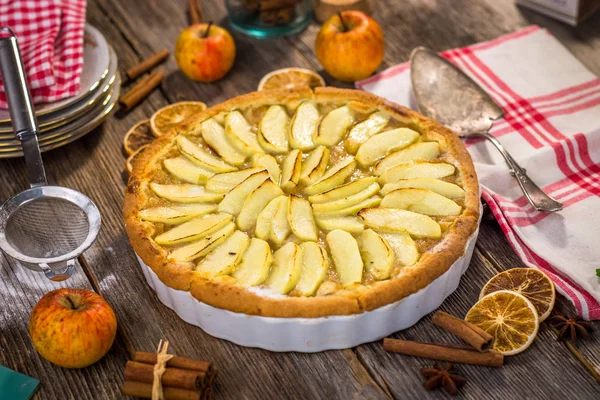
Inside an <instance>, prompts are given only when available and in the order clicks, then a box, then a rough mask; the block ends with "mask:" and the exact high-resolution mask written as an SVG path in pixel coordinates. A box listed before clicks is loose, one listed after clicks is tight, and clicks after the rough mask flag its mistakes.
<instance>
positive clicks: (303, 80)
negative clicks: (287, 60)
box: [258, 68, 325, 90]
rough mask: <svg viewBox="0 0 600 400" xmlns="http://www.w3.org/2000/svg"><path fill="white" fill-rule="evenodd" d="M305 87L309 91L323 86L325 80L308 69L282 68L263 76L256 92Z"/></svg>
mask: <svg viewBox="0 0 600 400" xmlns="http://www.w3.org/2000/svg"><path fill="white" fill-rule="evenodd" d="M306 86H308V87H309V88H311V89H314V88H316V87H318V86H325V80H324V79H323V77H322V76H321V75H319V74H317V73H316V72H314V71H311V70H310V69H305V68H283V69H278V70H275V71H273V72H270V73H268V74H267V75H265V76H264V77H263V78H262V79H261V80H260V82H259V84H258V90H269V89H298V88H300V87H306Z"/></svg>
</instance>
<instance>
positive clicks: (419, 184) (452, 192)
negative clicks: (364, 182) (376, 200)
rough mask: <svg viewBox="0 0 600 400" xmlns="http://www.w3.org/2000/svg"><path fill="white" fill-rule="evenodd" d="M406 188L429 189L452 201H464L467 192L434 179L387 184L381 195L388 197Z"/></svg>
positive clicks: (418, 179) (451, 184)
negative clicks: (389, 194)
mask: <svg viewBox="0 0 600 400" xmlns="http://www.w3.org/2000/svg"><path fill="white" fill-rule="evenodd" d="M404 188H415V189H428V190H431V191H432V192H435V193H437V194H439V195H442V196H444V197H447V198H449V199H452V200H462V199H464V198H465V191H464V189H463V188H461V187H460V186H458V185H455V184H454V183H450V182H445V181H440V180H439V179H434V178H411V179H400V180H399V181H397V182H395V183H387V184H385V185H384V186H383V187H382V188H381V191H380V193H381V194H382V195H386V194H388V193H390V192H393V191H394V190H396V189H404Z"/></svg>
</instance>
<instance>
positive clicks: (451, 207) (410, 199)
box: [379, 188, 462, 216]
mask: <svg viewBox="0 0 600 400" xmlns="http://www.w3.org/2000/svg"><path fill="white" fill-rule="evenodd" d="M379 206H380V207H387V208H401V209H403V210H408V211H414V212H417V213H419V214H425V215H432V216H445V215H459V214H460V213H461V212H462V208H461V207H460V206H459V205H458V204H456V203H455V202H453V201H452V200H450V199H448V198H446V197H444V196H442V195H439V194H437V193H435V192H432V191H431V190H428V189H414V188H406V189H397V190H394V191H393V192H390V193H388V194H386V195H385V196H384V197H383V199H382V200H381V204H380V205H379Z"/></svg>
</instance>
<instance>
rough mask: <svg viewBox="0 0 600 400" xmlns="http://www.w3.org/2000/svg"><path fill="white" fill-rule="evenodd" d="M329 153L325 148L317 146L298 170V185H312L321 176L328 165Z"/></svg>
mask: <svg viewBox="0 0 600 400" xmlns="http://www.w3.org/2000/svg"><path fill="white" fill-rule="evenodd" d="M329 156H330V151H329V149H328V148H327V147H325V146H319V147H317V148H316V149H314V150H313V151H311V152H310V153H309V154H308V156H307V157H306V158H305V159H304V161H303V162H302V168H301V170H300V184H301V185H304V186H308V185H312V184H313V183H315V182H316V181H317V180H318V179H319V178H321V177H322V176H323V174H324V173H325V170H326V169H327V165H329Z"/></svg>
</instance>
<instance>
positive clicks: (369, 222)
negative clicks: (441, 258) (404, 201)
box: [358, 207, 442, 239]
mask: <svg viewBox="0 0 600 400" xmlns="http://www.w3.org/2000/svg"><path fill="white" fill-rule="evenodd" d="M358 215H359V217H361V218H362V219H363V220H364V221H365V226H368V227H369V228H373V229H374V230H376V231H382V232H406V233H408V234H410V235H411V236H414V237H417V238H432V239H439V238H441V237H442V229H441V228H440V225H439V224H438V223H437V222H435V221H434V220H433V219H431V217H428V216H427V215H423V214H418V213H416V212H412V211H407V210H400V209H397V208H383V207H376V208H367V209H365V210H362V211H360V212H359V213H358Z"/></svg>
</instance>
